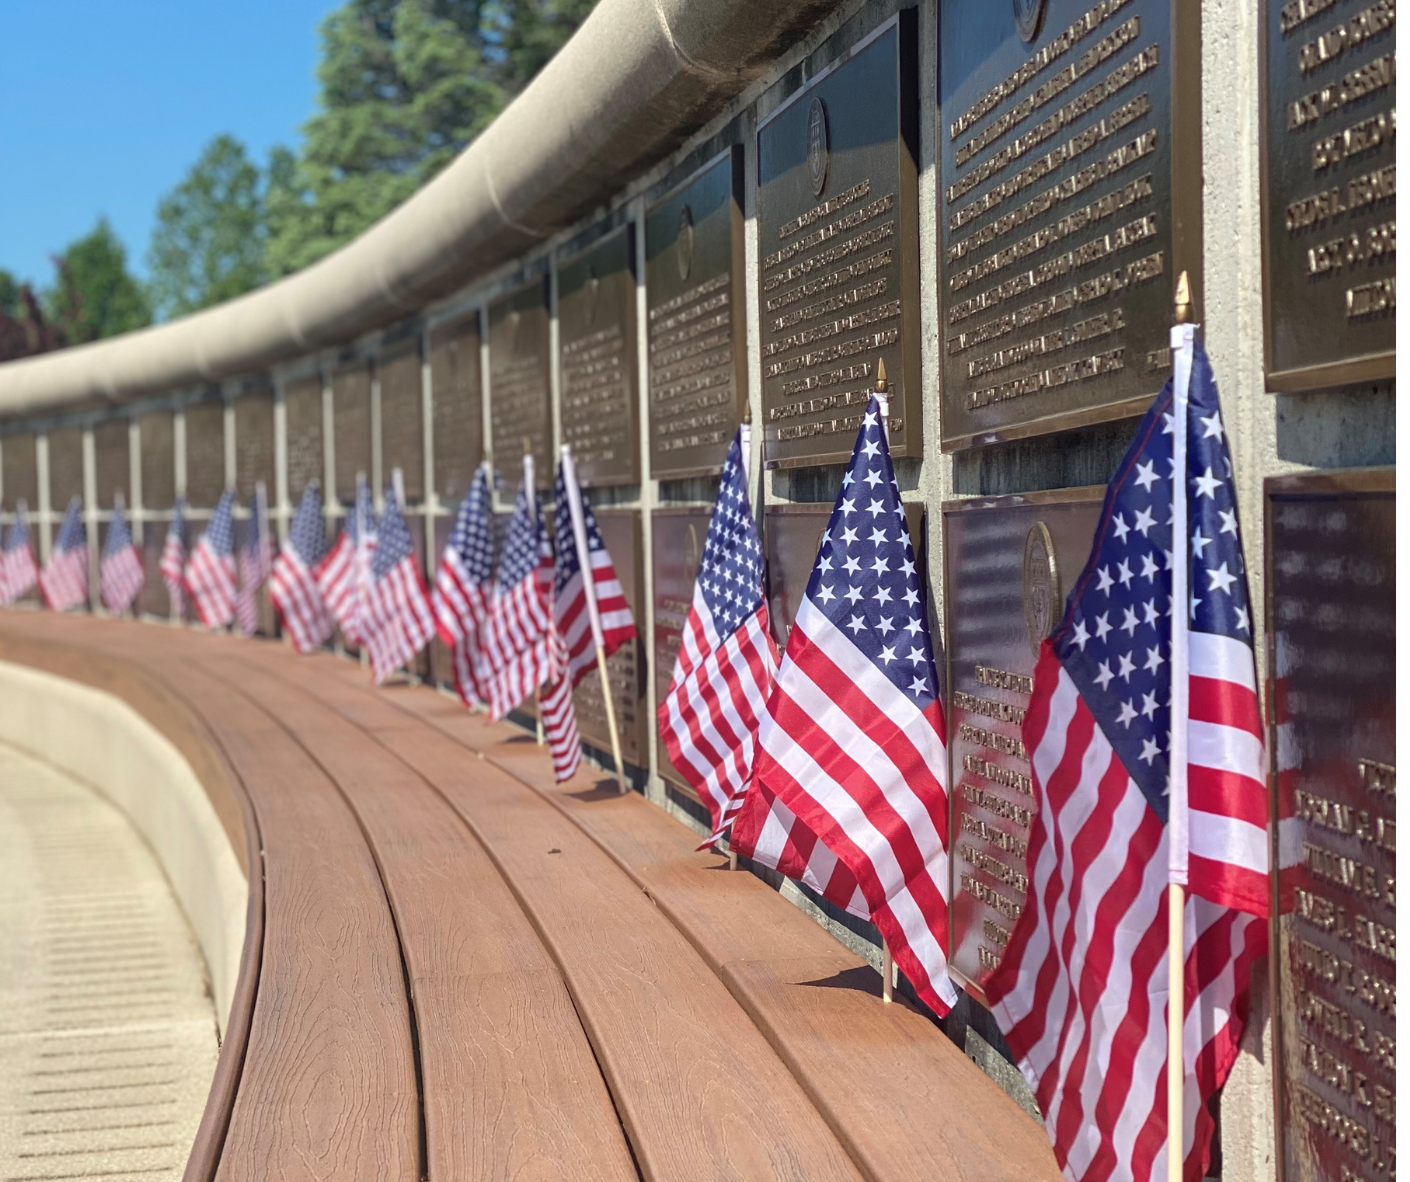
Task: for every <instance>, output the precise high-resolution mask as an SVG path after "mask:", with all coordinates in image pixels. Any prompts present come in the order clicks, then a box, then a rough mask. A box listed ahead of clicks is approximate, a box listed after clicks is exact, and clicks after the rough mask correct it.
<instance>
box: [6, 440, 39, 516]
mask: <svg viewBox="0 0 1410 1182" xmlns="http://www.w3.org/2000/svg"><path fill="white" fill-rule="evenodd" d="M0 487H3V491H4V499H3V501H0V504H3V505H4V507H5V508H6V509H7V510H9V511H10V512H13V511H14V509H15V507H16V506H17V505H18V504H19V503H20V502H21V501H23V502H24V503H25V506H26V508H27V509H28V510H29V512H30V513H34V512H36V511H37V510H38V508H39V462H38V457H37V455H36V453H35V446H34V434H33V432H30V431H26V432H24V433H23V434H19V435H6V436H5V437H4V438H3V439H0Z"/></svg>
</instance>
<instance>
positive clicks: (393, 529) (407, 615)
mask: <svg viewBox="0 0 1410 1182" xmlns="http://www.w3.org/2000/svg"><path fill="white" fill-rule="evenodd" d="M365 619H366V626H365V629H364V637H365V640H366V644H367V651H368V655H369V656H370V657H371V660H372V680H373V681H374V682H376V683H377V684H379V685H380V684H381V683H382V682H384V681H385V680H386V679H387V678H388V677H390V676H391V675H392V674H393V673H395V672H396V671H397V670H398V669H400V668H401V667H402V666H403V665H405V664H406V663H407V662H408V661H409V660H411V658H412V657H414V656H415V655H416V654H417V653H419V652H420V651H421V650H422V649H423V648H425V647H426V644H427V643H428V642H429V641H430V639H431V637H433V636H434V635H435V634H436V617H435V613H434V612H433V611H432V610H431V597H430V596H429V595H427V594H426V583H425V581H424V580H423V579H422V578H421V568H420V567H419V566H417V564H416V549H415V547H414V546H413V545H412V542H411V531H410V530H409V529H407V527H406V518H404V517H403V516H402V512H401V504H400V503H399V499H398V496H397V489H396V482H395V481H393V482H392V483H389V484H388V485H387V496H386V505H385V507H384V508H383V510H382V520H381V521H380V522H379V523H378V525H377V541H376V547H375V549H374V551H373V554H372V586H371V589H370V590H369V592H368V596H367V614H366V617H365Z"/></svg>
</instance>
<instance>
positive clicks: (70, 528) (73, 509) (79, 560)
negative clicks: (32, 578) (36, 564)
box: [39, 497, 88, 612]
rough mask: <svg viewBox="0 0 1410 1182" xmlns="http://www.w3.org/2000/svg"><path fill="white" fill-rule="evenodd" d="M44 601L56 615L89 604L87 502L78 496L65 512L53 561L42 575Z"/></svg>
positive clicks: (55, 544) (52, 553)
mask: <svg viewBox="0 0 1410 1182" xmlns="http://www.w3.org/2000/svg"><path fill="white" fill-rule="evenodd" d="M39 590H40V591H42V592H43V594H44V602H45V603H47V604H48V605H49V607H50V608H51V609H52V610H53V611H56V612H62V611H68V610H69V608H71V607H78V606H80V605H81V604H83V603H86V602H87V601H88V530H87V529H86V528H85V527H84V524H83V503H82V502H81V501H80V500H79V498H78V497H74V498H73V500H71V501H70V502H69V507H68V508H67V509H66V510H65V511H64V523H63V524H62V525H61V526H59V536H58V537H57V538H55V539H54V548H53V550H52V551H51V552H50V554H49V561H48V562H47V563H45V565H44V569H43V570H42V571H40V572H39Z"/></svg>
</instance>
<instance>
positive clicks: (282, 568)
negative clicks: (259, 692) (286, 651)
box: [269, 480, 333, 653]
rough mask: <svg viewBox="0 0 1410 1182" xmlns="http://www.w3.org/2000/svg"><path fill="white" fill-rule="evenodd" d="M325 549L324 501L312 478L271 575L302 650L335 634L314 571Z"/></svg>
mask: <svg viewBox="0 0 1410 1182" xmlns="http://www.w3.org/2000/svg"><path fill="white" fill-rule="evenodd" d="M325 549H327V540H326V537H325V535H324V532H323V502H322V499H321V497H320V494H319V489H318V481H316V480H310V481H309V482H308V486H307V487H306V488H305V489H304V495H303V497H302V498H301V499H300V501H299V507H298V510H297V511H296V512H295V514H294V521H293V524H292V525H291V526H290V527H289V537H288V538H287V539H286V541H285V542H284V545H283V546H281V547H280V549H279V557H278V558H276V559H275V560H274V569H273V570H272V571H271V572H270V576H269V597H270V599H272V600H273V601H274V606H275V607H276V608H277V609H278V610H279V616H280V618H281V619H282V620H283V621H284V630H285V631H286V632H288V634H289V639H290V640H291V641H292V642H293V645H294V648H295V649H296V650H297V651H298V652H301V653H311V652H313V651H314V650H315V649H317V648H319V646H321V645H322V644H323V642H324V641H325V640H327V639H328V638H329V637H330V636H332V635H333V616H332V613H331V612H329V610H328V608H327V605H325V604H324V602H323V595H322V593H321V592H320V591H319V590H318V582H317V580H316V579H315V578H314V573H313V572H314V571H315V570H316V569H317V568H318V564H319V562H320V561H322V558H323V552H324V550H325Z"/></svg>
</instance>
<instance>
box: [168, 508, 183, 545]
mask: <svg viewBox="0 0 1410 1182" xmlns="http://www.w3.org/2000/svg"><path fill="white" fill-rule="evenodd" d="M166 536H167V537H169V538H170V537H175V538H176V540H177V541H178V542H180V543H181V544H182V545H183V546H184V545H185V544H186V498H185V497H177V498H176V510H175V514H174V515H173V517H172V519H171V524H170V525H169V526H167V528H166Z"/></svg>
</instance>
